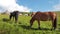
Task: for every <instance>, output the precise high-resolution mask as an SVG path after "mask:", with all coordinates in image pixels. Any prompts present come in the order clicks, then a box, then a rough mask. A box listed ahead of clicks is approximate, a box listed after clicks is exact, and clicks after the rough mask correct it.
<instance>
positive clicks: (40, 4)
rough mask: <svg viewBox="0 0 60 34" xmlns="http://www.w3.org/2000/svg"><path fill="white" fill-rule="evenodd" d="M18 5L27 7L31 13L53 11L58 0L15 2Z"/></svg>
mask: <svg viewBox="0 0 60 34" xmlns="http://www.w3.org/2000/svg"><path fill="white" fill-rule="evenodd" d="M17 3H18V4H19V5H23V6H27V7H28V8H30V9H32V10H31V11H48V10H53V9H54V8H53V6H54V5H56V4H58V3H59V0H17Z"/></svg>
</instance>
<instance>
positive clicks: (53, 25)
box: [51, 20, 54, 30]
mask: <svg viewBox="0 0 60 34" xmlns="http://www.w3.org/2000/svg"><path fill="white" fill-rule="evenodd" d="M53 27H54V21H53V20H52V29H53ZM52 29H51V30H52Z"/></svg>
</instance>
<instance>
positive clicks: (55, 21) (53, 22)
mask: <svg viewBox="0 0 60 34" xmlns="http://www.w3.org/2000/svg"><path fill="white" fill-rule="evenodd" d="M56 24H57V19H56V18H55V19H53V20H52V29H54V30H55V29H56Z"/></svg>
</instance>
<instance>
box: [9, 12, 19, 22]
mask: <svg viewBox="0 0 60 34" xmlns="http://www.w3.org/2000/svg"><path fill="white" fill-rule="evenodd" d="M18 14H19V11H14V12H12V13H10V17H9V18H10V20H11V18H12V17H13V19H15V22H17V21H18Z"/></svg>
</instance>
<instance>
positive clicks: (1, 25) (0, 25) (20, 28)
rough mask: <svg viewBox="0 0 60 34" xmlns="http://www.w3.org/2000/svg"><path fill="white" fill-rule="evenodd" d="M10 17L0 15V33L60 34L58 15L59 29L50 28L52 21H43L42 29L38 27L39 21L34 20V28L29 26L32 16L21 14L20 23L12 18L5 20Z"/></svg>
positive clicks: (59, 18)
mask: <svg viewBox="0 0 60 34" xmlns="http://www.w3.org/2000/svg"><path fill="white" fill-rule="evenodd" d="M4 18H6V19H9V15H0V34H60V16H59V14H58V16H57V19H58V21H57V30H52V31H51V30H50V29H51V27H52V23H51V21H41V25H40V27H41V29H42V30H39V29H38V23H37V21H35V22H34V24H33V26H32V28H29V27H28V26H29V25H30V23H29V21H30V19H31V17H30V16H19V18H18V23H15V21H14V20H13V19H12V20H11V21H9V20H7V21H3V19H4Z"/></svg>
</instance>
